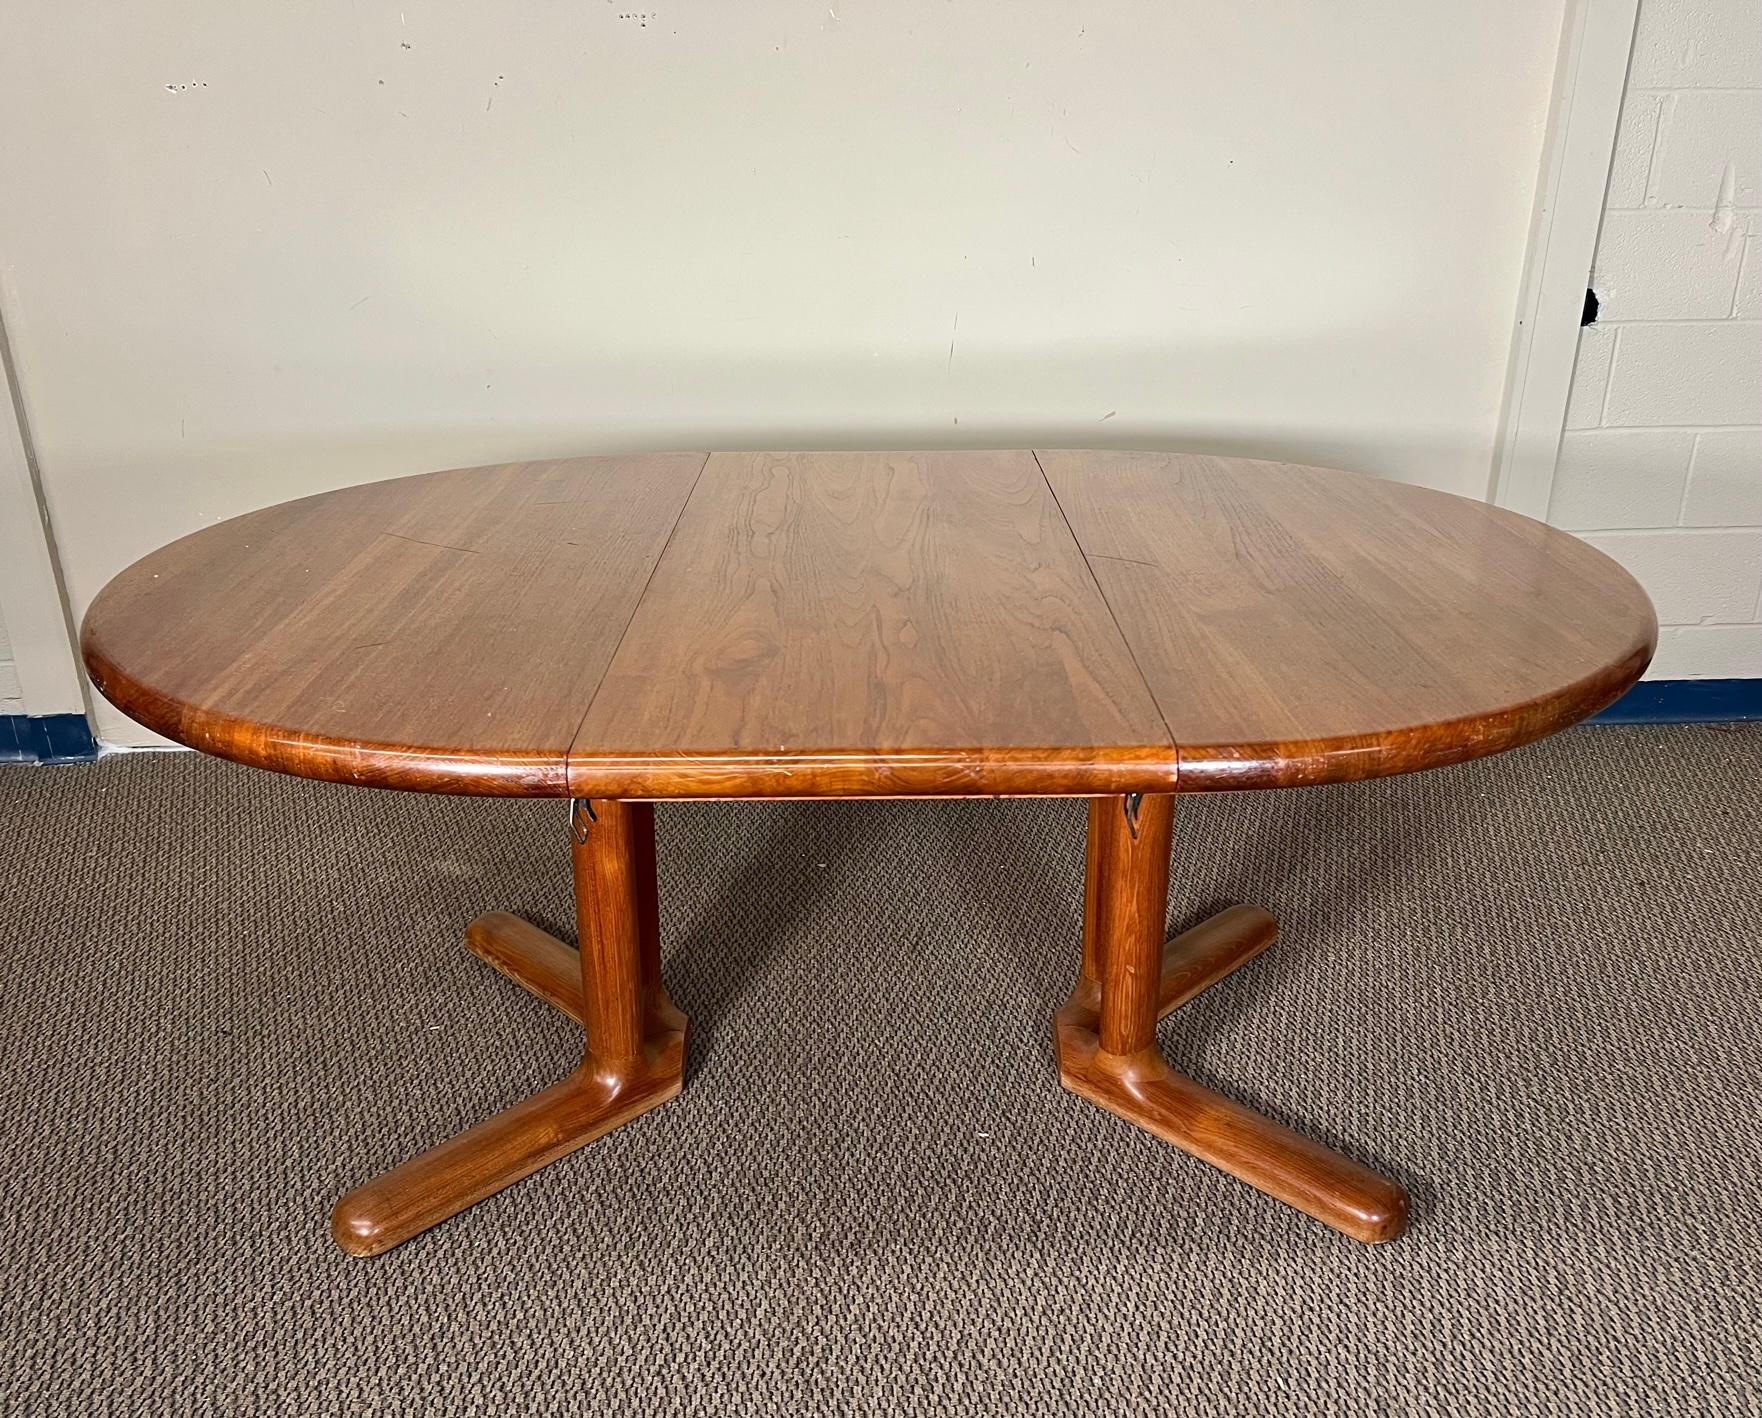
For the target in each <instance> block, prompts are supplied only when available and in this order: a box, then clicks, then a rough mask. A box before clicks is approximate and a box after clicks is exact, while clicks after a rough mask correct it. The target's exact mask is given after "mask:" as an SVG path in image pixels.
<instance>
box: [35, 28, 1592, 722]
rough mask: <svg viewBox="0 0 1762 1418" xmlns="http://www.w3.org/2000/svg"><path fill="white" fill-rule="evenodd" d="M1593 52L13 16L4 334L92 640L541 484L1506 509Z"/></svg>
mask: <svg viewBox="0 0 1762 1418" xmlns="http://www.w3.org/2000/svg"><path fill="white" fill-rule="evenodd" d="M1561 21H1562V8H1561V5H1560V4H1559V3H1536V2H1535V0H1493V3H1485V4H1479V5H1461V4H1457V3H1453V0H1427V3H1396V0H1339V2H1338V3H1331V4H1327V5H1307V4H1305V5H1296V4H1279V5H1268V4H1257V5H1246V6H1234V5H1219V4H1215V3H1212V0H1137V2H1136V3H1131V2H1130V0H1116V2H1115V3H1109V4H1106V5H1100V4H1089V3H1080V2H1079V0H1012V2H1011V3H1005V0H967V3H963V4H951V3H948V0H894V3H888V4H881V3H877V0H742V3H732V0H669V3H667V4H665V5H660V4H659V3H656V4H653V5H648V4H647V3H646V0H645V5H644V7H642V8H640V9H639V8H638V7H636V6H633V5H630V4H627V3H624V0H618V3H606V2H605V0H567V3H556V0H553V2H552V3H525V4H521V5H494V6H491V5H468V4H463V3H458V4H432V3H425V2H424V0H385V3H373V0H358V2H355V3H345V2H344V0H313V3H309V4H303V5H300V6H285V7H263V6H250V5H245V6H240V5H231V4H224V3H221V0H182V3H162V4H157V5H152V6H124V5H117V4H114V3H105V0H65V2H64V3H60V4H57V5H54V6H47V5H45V6H18V7H14V8H13V9H12V10H11V12H10V14H9V17H8V21H7V33H6V42H5V44H4V45H3V46H0V132H5V133H6V134H7V135H8V141H7V143H5V144H4V145H0V191H4V192H5V193H6V201H5V202H4V203H0V309H3V310H4V313H5V315H6V317H7V320H8V323H9V325H10V328H11V332H12V339H13V345H14V350H15V354H16V358H17V366H18V372H19V377H20V382H21V385H22V390H23V399H24V405H25V409H26V412H27V415H28V418H29V423H30V428H31V433H32V436H33V438H34V440H35V445H36V450H37V454H38V461H39V464H40V469H41V478H42V484H43V488H44V492H45V495H46V498H47V502H48V506H49V509H50V512H51V514H52V516H53V519H54V524H55V529H56V534H57V538H58V541H59V544H60V550H61V555H62V559H63V566H64V570H65V574H66V578H67V584H68V590H69V594H70V598H71V601H72V604H73V608H74V610H75V612H76V613H78V612H81V611H83V609H84V607H85V605H86V604H87V603H88V602H89V601H90V599H91V597H92V596H93V594H94V593H95V592H96V591H97V590H98V589H99V587H100V586H101V585H102V584H103V582H104V581H105V580H106V579H107V578H108V577H109V576H111V575H112V574H113V573H114V572H116V571H117V570H118V569H120V568H121V567H122V566H123V565H124V564H126V563H127V562H128V561H130V560H131V559H133V558H135V557H137V556H139V555H141V554H143V553H144V552H146V551H148V550H150V549H151V548H152V547H154V546H156V545H158V544H160V543H163V542H165V541H167V540H169V539H170V538H172V537H175V536H177V535H179V534H181V533H183V532H186V531H188V530H190V529H192V528H194V527H196V526H199V525H202V524H204V523H207V522H210V521H213V520H216V519H218V518H222V517H226V516H230V515H232V514H234V513H237V512H240V511H244V510H246V509H249V508H252V507H255V506H259V505H262V504H265V503H268V502H272V501H276V500H280V499H283V498H287V497H290V496H294V495H297V494H300V493H304V492H308V491H311V490H314V489H318V488H322V487H328V486H333V485H339V484H345V483H350V482H355V481H360V480H363V479H368V478H377V477H384V476H389V475H392V474H397V473H404V472H410V471H416V470H420V469H422V468H425V467H433V466H445V465H458V464H467V463H472V462H477V461H489V460H499V459H507V458H514V457H521V456H527V455H538V454H558V453H566V452H588V451H595V450H614V449H623V448H665V447H691V448H701V447H705V446H708V445H722V446H743V445H744V446H764V445H785V446H814V445H819V446H839V445H842V446H852V445H856V446H861V445H865V444H866V445H876V444H881V445H887V444H892V445H912V444H917V445H925V444H929V445H950V446H958V445H990V446H996V445H1018V446H1019V445H1026V444H1029V443H1040V444H1065V445H1095V444H1102V445H1106V444H1146V443H1148V444H1153V445H1186V446H1193V447H1202V448H1211V449H1222V450H1226V451H1230V450H1233V451H1245V452H1259V453H1269V454H1275V455H1282V456H1290V457H1296V458H1300V459H1305V460H1309V461H1315V462H1322V463H1332V464H1336V465H1343V466H1349V467H1357V468H1364V469H1367V470H1370V471H1373V472H1378V473H1383V474H1388V475H1391V476H1396V477H1401V478H1406V479H1410V480H1413V481H1417V482H1423V483H1428V484H1430V485H1433V486H1438V487H1445V488H1450V489H1454V490H1458V491H1462V492H1467V493H1471V494H1473V495H1477V496H1479V495H1484V492H1485V489H1486V483H1487V477H1488V469H1489V465H1490V459H1491V450H1492V441H1493V438H1494V434H1495V427H1496V423H1497V419H1498V412H1499V402H1500V397H1501V392H1502V383H1503V378H1504V372H1505V363H1506V358H1507V350H1508V347H1509V343H1510V335H1511V325H1512V319H1513V310H1514V307H1515V301H1516V291H1517V284H1518V278H1519V271H1520V267H1521V264H1522V261H1523V257H1524V246H1525V234H1526V228H1527V222H1528V217H1529V211H1530V203H1531V197H1532V191H1533V187H1534V183H1535V174H1536V170H1537V163H1538V157H1539V145H1540V141H1541V134H1542V129H1543V125H1544V121H1545V117H1546V110H1547V103H1548V98H1549V90H1550V86H1551V80H1552V72H1553V65H1554V58H1555V53H1556V49H1557V44H1558V38H1559V33H1560V28H1561ZM100 729H101V732H102V733H103V734H104V735H105V736H106V737H109V738H112V739H119V738H120V739H130V738H138V737H139V734H138V731H135V730H133V729H132V728H130V727H129V726H128V725H127V724H126V722H125V721H122V720H120V719H119V718H118V716H116V715H114V713H112V712H110V711H108V710H107V709H103V710H101V713H100Z"/></svg>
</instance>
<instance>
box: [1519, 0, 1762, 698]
mask: <svg viewBox="0 0 1762 1418" xmlns="http://www.w3.org/2000/svg"><path fill="white" fill-rule="evenodd" d="M1759 207H1762V0H1641V4H1640V12H1639V28H1638V31H1637V33H1636V35H1635V40H1634V53H1633V62H1632V64H1631V66H1630V68H1629V71H1628V88H1627V96H1626V98H1625V99H1624V101H1623V104H1622V111H1621V125H1620V131H1619V135H1618V137H1617V139H1616V146H1615V161H1614V167H1613V170H1612V171H1611V173H1610V178H1609V193H1608V196H1607V198H1606V199H1605V211H1604V216H1603V230H1602V235H1601V237H1600V238H1599V240H1598V244H1597V256H1596V263H1595V267H1594V269H1593V272H1592V277H1591V288H1592V289H1593V290H1594V291H1595V292H1596V293H1597V296H1598V299H1599V301H1600V302H1601V309H1600V312H1599V315H1598V318H1597V320H1596V322H1595V323H1594V324H1592V325H1590V326H1587V327H1586V328H1585V329H1584V330H1583V332H1582V333H1581V335H1580V337H1579V350H1578V365H1577V368H1576V370H1575V372H1574V376H1573V384H1572V401H1571V405H1570V408H1569V410H1568V413H1567V432H1566V435H1565V438H1564V439H1563V441H1562V445H1561V450H1560V464H1559V467H1558V469H1557V471H1556V474H1555V479H1554V494H1553V501H1552V503H1551V505H1550V507H1549V520H1550V521H1552V522H1554V523H1555V524H1556V525H1557V526H1561V527H1567V528H1570V529H1571V530H1573V531H1575V532H1580V533H1584V534H1585V540H1586V541H1589V542H1593V543H1595V544H1596V545H1597V546H1599V547H1601V548H1603V550H1604V551H1607V552H1608V553H1609V554H1610V555H1611V556H1613V557H1615V558H1616V559H1617V560H1619V561H1621V562H1622V563H1623V564H1624V565H1626V566H1627V567H1628V568H1629V569H1630V570H1632V571H1633V572H1634V574H1635V575H1636V576H1638V577H1639V578H1640V580H1641V581H1642V582H1644V583H1645V586H1646V589H1647V590H1648V591H1649V592H1651V595H1652V599H1653V601H1654V602H1655V603H1656V605H1657V607H1658V619H1659V622H1660V625H1661V626H1662V627H1663V628H1662V630H1661V633H1660V636H1659V645H1658V658H1657V660H1656V661H1655V662H1654V664H1653V666H1652V670H1651V673H1650V674H1649V675H1648V678H1651V679H1704V678H1727V677H1741V678H1756V677H1762V213H1759V211H1758V208H1759Z"/></svg>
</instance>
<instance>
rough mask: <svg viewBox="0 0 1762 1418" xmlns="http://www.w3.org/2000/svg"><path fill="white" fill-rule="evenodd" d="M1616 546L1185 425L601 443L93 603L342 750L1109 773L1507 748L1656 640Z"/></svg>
mask: <svg viewBox="0 0 1762 1418" xmlns="http://www.w3.org/2000/svg"><path fill="white" fill-rule="evenodd" d="M1655 638H1656V622H1655V619H1654V617H1653V614H1652V607H1651V604H1650V603H1649V602H1648V601H1647V599H1646V596H1645V593H1644V592H1643V591H1641V589H1640V588H1639V586H1638V585H1637V584H1635V582H1634V581H1633V579H1632V578H1631V577H1630V576H1629V575H1628V574H1627V573H1626V572H1625V571H1623V570H1622V569H1621V568H1620V567H1619V566H1617V565H1616V564H1615V563H1614V562H1613V561H1611V560H1610V559H1609V558H1608V557H1606V556H1604V555H1603V554H1602V553H1601V552H1598V551H1596V550H1595V549H1593V548H1591V547H1590V546H1587V545H1586V544H1585V543H1583V542H1581V541H1579V540H1577V539H1576V538H1574V537H1571V536H1568V535H1567V534H1565V533H1563V532H1558V531H1555V530H1553V529H1551V528H1549V527H1545V526H1543V525H1542V524H1540V523H1538V522H1533V521H1530V520H1528V519H1527V518H1523V517H1519V516H1517V515H1515V514H1513V513H1509V512H1504V511H1501V510H1499V509H1497V508H1493V507H1488V506H1486V505H1484V504H1481V503H1478V502H1472V501H1469V500H1467V499H1464V498H1459V497H1452V496H1450V495H1448V494H1445V493H1439V492H1432V491H1428V490H1425V489H1422V488H1416V487H1411V486H1407V485H1404V484H1399V483H1391V482H1383V481H1379V480H1377V479H1374V478H1370V477H1365V476H1361V475H1358V474H1353V473H1343V472H1332V471H1323V470H1320V469H1315V468H1306V467H1298V466H1294V465H1291V464H1284V463H1264V462H1250V461H1246V460H1242V459H1230V458H1212V457H1200V456H1195V455H1187V454H1174V453H1118V452H1067V451H1058V452H1039V453H1034V452H959V453H954V452H946V453H717V454H713V455H710V456H709V457H707V458H706V456H705V455H704V454H701V453H694V454H663V455H644V456H632V457H605V458H572V459H567V460H560V461H553V462H537V463H511V464H505V465H501V466H496V467H488V468H469V469H457V470H453V471H449V472H440V473H429V474H424V475H422V476H419V477H408V478H398V479H394V480H392V481H389V482H379V483H371V484H367V485H365V486H362V487H354V488H347V489H344V490H342V491H338V492H331V493H323V494H320V495H318V496H316V497H308V498H304V499H301V500H300V501H297V502H290V503H285V504H282V505H281V506H277V507H270V508H266V509H264V510H262V511H259V512H253V513H249V514H247V515H245V516H243V517H237V518H234V519H232V520H231V521H227V522H223V523H220V524H218V525H216V526H213V527H208V528H206V529H204V530H202V531H199V532H196V533H194V534H193V535H191V536H188V537H185V538H183V539H182V540H180V541H177V542H174V543H172V544H171V545H170V546H167V547H165V548H163V549H161V550H159V551H157V552H154V553H153V554H152V555H150V556H148V557H145V558H143V559H142V560H141V561H138V562H136V563H135V564H134V565H133V566H131V567H129V568H128V569H127V570H126V571H124V572H122V573H121V574H120V575H119V576H117V577H116V579H115V580H113V581H112V582H111V583H110V584H109V585H108V586H107V587H106V588H105V589H104V591H103V592H102V593H101V594H100V595H99V597H98V599H97V600H96V601H95V602H94V603H93V605H92V608H91V610H90V612H89V614H88V615H87V616H86V620H85V625H84V630H83V635H82V644H83V648H84V652H85V657H86V663H87V665H88V666H89V667H90V670H91V673H92V677H93V681H94V682H95V683H96V685H97V686H98V688H99V689H100V690H101V691H102V692H103V694H104V695H105V696H106V697H107V698H108V699H110V700H111V702H113V703H114V704H116V705H117V706H118V707H119V708H120V709H122V710H123V711H124V712H125V713H127V714H129V715H130V716H131V717H133V718H135V719H137V720H139V721H140V722H141V723H143V724H145V725H147V726H148V727H150V728H152V729H155V730H157V731H158V732H160V733H162V734H165V735H167V736H168V737H170V738H173V739H177V740H179V741H181V742H183V743H187V744H189V745H191V746H192V747H195V748H199V749H202V750H204V751H206V752H209V753H214V754H218V755H221V756H223V757H227V758H233V759H237V760H239V761H241V762H244V763H250V764H255V765H257V766H260V767H264V768H272V769H277V770H280V771H283V772H288V773H296V774H301V775H304V776H307V777H314V778H326V779H334V780H337V781H341V782H352V783H367V784H375V785H378V786H383V787H396V788H414V789H425V790H432V791H444V792H465V793H502V794H527V795H565V794H574V795H577V796H584V797H585V796H591V797H625V798H646V797H755V796H775V797H817V796H823V797H858V796H868V795H892V794H901V795H912V794H946V795H955V796H960V795H986V794H1004V793H1009V794H1016V793H1021V794H1029V793H1072V794H1092V795H1099V794H1107V793H1128V792H1161V791H1168V790H1170V789H1172V788H1173V787H1174V786H1175V784H1176V779H1177V776H1178V778H1179V786H1180V788H1181V789H1182V790H1191V789H1215V788H1252V787H1274V786H1285V785H1291V784H1301V783H1322V782H1338V781H1344V780H1350V779H1357V778H1365V777H1370V776H1373V775H1377V774H1383V773H1396V772H1403V771H1407V770H1410V769H1415V768H1425V767H1430V766H1434V765H1438V764H1443V763H1451V762H1455V761H1458V760H1460V759H1464V758H1471V757H1474V756H1476V755H1479V754H1486V753H1494V752H1497V751H1499V750H1501V749H1505V748H1511V747H1513V746H1515V745H1517V744H1520V743H1524V742H1527V741H1528V740H1531V739H1534V738H1537V737H1540V736H1541V735H1543V734H1545V733H1548V732H1550V731H1552V730H1554V729H1558V728H1561V727H1564V726H1565V725H1567V724H1570V723H1572V722H1574V721H1576V720H1577V719H1580V718H1582V717H1584V716H1585V715H1587V714H1590V713H1592V712H1594V711H1595V710H1597V709H1598V708H1601V707H1602V706H1603V705H1605V704H1607V703H1608V702H1609V701H1610V700H1612V699H1614V698H1615V697H1616V696H1618V695H1619V694H1620V693H1621V692H1622V691H1623V690H1625V689H1626V688H1627V687H1628V686H1629V685H1631V684H1632V683H1633V682H1634V681H1635V680H1636V679H1637V678H1638V677H1639V675H1640V674H1641V672H1642V671H1643V670H1644V669H1645V666H1646V664H1647V662H1648V660H1649V659H1650V657H1651V653H1652V649H1653V645H1654V642H1655Z"/></svg>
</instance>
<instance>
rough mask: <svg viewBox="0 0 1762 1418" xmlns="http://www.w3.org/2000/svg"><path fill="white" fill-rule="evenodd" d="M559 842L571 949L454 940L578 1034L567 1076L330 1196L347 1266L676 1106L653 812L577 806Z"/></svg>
mask: <svg viewBox="0 0 1762 1418" xmlns="http://www.w3.org/2000/svg"><path fill="white" fill-rule="evenodd" d="M571 834H572V844H573V863H574V873H575V915H576V923H577V926H578V933H579V936H580V939H581V949H580V951H579V952H577V951H575V950H572V949H571V948H570V947H569V946H567V945H565V944H564V943H563V942H562V941H560V940H558V939H556V938H555V937H554V936H551V935H547V934H546V933H545V932H543V931H541V930H539V929H538V928H537V927H536V926H531V925H528V924H527V923H526V922H524V921H521V920H519V919H518V918H516V917H514V916H509V915H506V914H504V913H501V912H495V913H492V914H490V915H487V916H481V917H479V918H478V919H477V920H475V921H473V922H472V923H471V925H470V927H469V928H468V929H467V932H466V940H467V943H468V944H469V945H470V947H471V948H472V950H474V951H476V952H477V954H479V955H481V956H482V957H483V958H484V959H485V960H487V961H489V963H490V964H492V965H494V966H495V967H496V968H497V969H498V970H500V971H502V972H503V973H504V974H506V975H508V976H509V977H510V978H512V979H514V980H516V981H518V982H519V983H520V984H522V985H524V986H525V987H526V988H527V989H529V990H531V991H532V992H533V993H534V994H536V995H538V996H539V997H540V998H541V999H544V1000H546V1001H548V1002H549V1003H551V1004H553V1005H555V1006H556V1007H557V1008H558V1009H560V1010H562V1011H563V1012H564V1013H565V1014H567V1015H569V1016H570V1017H571V1018H572V1019H576V1020H578V1021H580V1022H581V1024H582V1025H583V1027H584V1029H585V1030H586V1035H587V1039H586V1049H585V1052H584V1055H583V1058H582V1062H581V1066H580V1067H579V1068H577V1069H576V1070H575V1071H574V1072H573V1073H572V1074H570V1075H569V1076H568V1077H567V1078H565V1079H563V1080H562V1081H561V1082H559V1083H555V1084H552V1085H551V1087H549V1088H547V1089H545V1090H544V1091H543V1092H541V1093H536V1094H534V1095H533V1096H532V1097H530V1098H528V1099H526V1100H525V1101H523V1102H520V1103H516V1104H515V1105H514V1106H513V1107H511V1108H509V1109H507V1110H505V1111H504V1112H500V1113H497V1114H496V1115H495V1116H494V1117H492V1118H488V1119H486V1120H485V1121H483V1122H481V1123H479V1124H477V1126H475V1127H473V1128H469V1129H467V1130H466V1131H465V1132H462V1133H460V1134H458V1135H457V1136H456V1137H452V1138H449V1139H448V1140H447V1141H445V1142H443V1143H441V1144H439V1145H438V1146H436V1147H432V1148H430V1149H429V1150H428V1151H427V1152H424V1153H422V1154H420V1155H419V1156H416V1157H413V1158H411V1159H410V1160H409V1161H407V1162H405V1163H403V1164H401V1165H400V1166H397V1167H394V1168H393V1169H392V1170H391V1171H389V1172H386V1173H384V1174H383V1175H382V1176H379V1177H376V1178H375V1179H374V1180H372V1181H370V1182H368V1183H366V1184H365V1185H364V1186H360V1187H357V1188H356V1189H355V1190H354V1191H352V1192H350V1193H348V1194H347V1195H346V1196H344V1197H343V1198H342V1199H341V1200H340V1201H338V1202H337V1204H336V1207H335V1209H334V1210H333V1212H332V1213H331V1232H332V1234H333V1235H334V1236H335V1237H336V1242H337V1244H338V1245H339V1246H341V1247H342V1248H343V1249H344V1250H345V1251H347V1252H349V1253H350V1254H351V1255H359V1256H368V1255H378V1254H380V1253H381V1252H382V1251H387V1250H390V1249H391V1248H392V1247H393V1246H395V1245H398V1244H399V1243H400V1242H403V1241H407V1240H409V1239H410V1237H412V1236H414V1235H416V1234H418V1233H419V1232H421V1231H425V1230H427V1229H428V1228H429V1227H430V1226H433V1225H435V1224H436V1223H437V1222H440V1221H444V1220H445V1219H446V1218H447V1217H449V1216H453V1215H456V1214H457V1213H458V1212H460V1211H463V1210H464V1209H465V1208H466V1207H468V1206H470V1205H472V1203H474V1202H477V1201H481V1200H482V1199H483V1198H484V1197H486V1196H489V1195H491V1194H493V1193H495V1192H498V1191H500V1190H501V1189H502V1188H503V1187H506V1186H511V1185H512V1184H513V1183H515V1182H517V1181H519V1180H520V1179H521V1178H522V1177H527V1176H530V1175H531V1174H532V1173H534V1172H536V1171H537V1170H538V1169H539V1168H540V1167H543V1166H545V1165H546V1164H547V1163H549V1162H554V1161H556V1160H557V1159H558V1158H559V1157H563V1156H566V1155H567V1154H569V1153H571V1152H573V1151H575V1150H576V1149H577V1148H579V1147H583V1146H585V1145H586V1144H588V1143H590V1142H592V1141H593V1140H594V1139H595V1138H598V1137H603V1136H605V1134H606V1133H608V1132H611V1131H612V1130H613V1129H614V1128H616V1127H619V1126H620V1125H622V1124H624V1123H627V1122H629V1121H630V1120H631V1119H632V1118H634V1117H637V1116H639V1115H640V1114H642V1113H646V1112H648V1111H649V1109H651V1108H655V1107H658V1106H659V1105H660V1104H662V1103H665V1102H666V1101H667V1100H668V1099H670V1098H673V1097H675V1096H676V1095H677V1094H678V1092H679V1089H680V1085H681V1083H682V1081H683V1078H684V1064H685V1017H684V1015H682V1014H680V1013H679V1011H678V1010H677V1009H675V1008H674V1007H673V1004H672V1001H671V1000H669V999H668V998H667V993H666V990H665V989H664V988H663V986H662V984H661V952H660V923H659V912H658V908H657V903H656V897H655V842H654V809H653V808H652V807H651V806H650V805H649V804H647V803H622V802H612V801H596V802H592V803H589V802H587V801H585V800H581V801H577V802H576V803H574V804H572V807H571Z"/></svg>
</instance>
